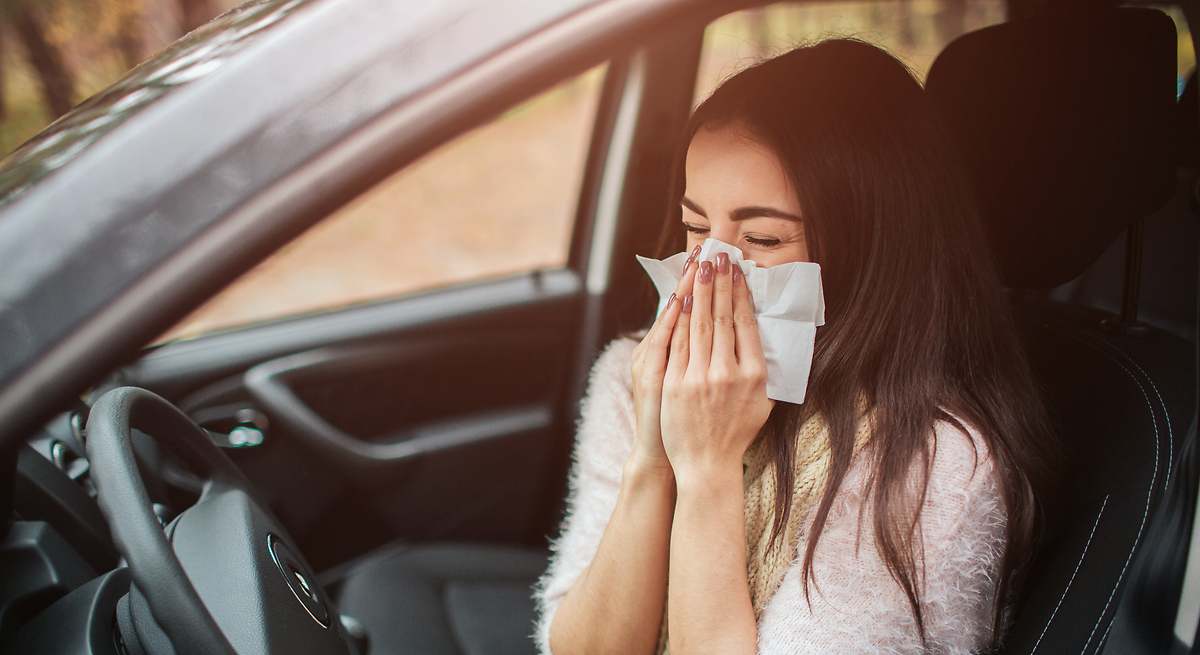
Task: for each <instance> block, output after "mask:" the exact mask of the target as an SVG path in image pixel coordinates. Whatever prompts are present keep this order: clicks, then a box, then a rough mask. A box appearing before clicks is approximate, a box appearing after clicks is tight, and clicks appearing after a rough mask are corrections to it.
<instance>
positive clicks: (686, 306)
mask: <svg viewBox="0 0 1200 655" xmlns="http://www.w3.org/2000/svg"><path fill="white" fill-rule="evenodd" d="M679 309H680V311H682V312H683V313H684V314H691V313H692V294H690V293H689V294H688V295H686V296H684V297H683V307H680V308H679Z"/></svg>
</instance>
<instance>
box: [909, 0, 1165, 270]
mask: <svg viewBox="0 0 1200 655" xmlns="http://www.w3.org/2000/svg"><path fill="white" fill-rule="evenodd" d="M1050 4H1054V3H1050ZM1062 4H1063V5H1064V6H1065V7H1066V10H1065V11H1064V12H1063V13H1062V14H1047V15H1044V16H1040V17H1036V18H1029V19H1024V20H1019V21H1014V22H1011V23H1004V24H1001V25H996V26H992V27H988V28H985V29H982V30H979V31H977V32H972V33H971V34H968V35H966V36H963V37H962V38H959V39H957V40H956V41H954V42H953V43H951V44H950V45H949V46H947V47H946V49H945V50H944V51H943V52H942V54H941V55H939V56H938V58H937V60H936V61H935V62H934V64H933V66H932V67H931V68H930V70H929V76H928V82H927V84H926V88H927V90H928V92H929V94H930V95H931V96H932V98H933V99H934V101H935V102H936V103H937V104H939V105H940V106H942V107H943V108H944V109H945V111H944V114H945V116H944V118H945V121H946V122H947V124H948V125H949V126H950V127H951V129H952V131H953V132H954V134H955V136H956V138H957V139H958V140H959V142H960V143H961V144H962V145H963V148H962V155H963V160H964V162H965V164H966V166H967V168H968V169H969V170H970V171H971V173H972V177H973V179H974V181H975V186H976V190H977V192H978V195H979V199H980V202H982V203H983V204H984V205H985V207H986V208H987V210H988V212H989V219H990V220H989V222H988V226H987V227H988V230H989V237H990V240H991V245H992V247H993V249H994V250H995V251H996V254H997V257H998V259H999V261H1000V268H1001V272H1002V274H1003V276H1004V279H1005V282H1006V284H1008V285H1009V286H1011V287H1014V288H1034V289H1041V288H1048V287H1051V286H1054V285H1057V284H1061V283H1063V282H1066V281H1068V280H1070V279H1071V278H1073V277H1075V276H1076V275H1078V274H1079V273H1081V272H1082V271H1083V269H1084V268H1086V267H1087V266H1088V264H1090V263H1091V262H1092V261H1094V260H1095V258H1096V257H1097V256H1098V255H1099V254H1100V253H1101V252H1102V251H1103V250H1104V248H1105V247H1106V246H1107V245H1108V244H1109V242H1111V241H1112V240H1113V238H1114V237H1116V236H1117V235H1118V234H1119V233H1120V232H1121V230H1123V229H1124V228H1125V226H1126V225H1128V224H1129V223H1130V222H1131V221H1132V220H1133V219H1137V218H1141V217H1142V216H1143V215H1145V214H1147V213H1149V212H1150V211H1153V210H1154V209H1157V208H1158V207H1159V206H1160V205H1162V203H1163V202H1164V201H1165V200H1166V199H1167V197H1168V196H1169V195H1170V194H1171V192H1172V191H1173V190H1174V188H1175V179H1174V176H1173V174H1172V170H1173V168H1172V161H1171V159H1172V158H1171V156H1170V153H1171V148H1172V142H1173V140H1174V136H1175V134H1174V125H1175V120H1174V118H1175V90H1176V87H1175V48H1176V46H1175V27H1174V24H1173V23H1172V22H1171V19H1170V18H1168V17H1167V16H1166V15H1165V14H1163V13H1162V12H1160V11H1157V10H1151V9H1121V10H1112V11H1093V12H1085V11H1080V10H1079V9H1080V6H1079V3H1062ZM1094 4H1096V5H1100V4H1101V3H1099V2H1097V3H1094Z"/></svg>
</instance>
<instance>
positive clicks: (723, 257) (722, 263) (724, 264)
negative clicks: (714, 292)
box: [717, 252, 729, 275]
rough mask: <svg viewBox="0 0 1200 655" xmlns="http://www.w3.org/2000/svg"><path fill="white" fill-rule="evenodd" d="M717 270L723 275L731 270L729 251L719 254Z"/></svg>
mask: <svg viewBox="0 0 1200 655" xmlns="http://www.w3.org/2000/svg"><path fill="white" fill-rule="evenodd" d="M717 272H718V273H720V274H722V275H724V274H725V273H728V272H729V253H726V252H722V253H718V254H717Z"/></svg>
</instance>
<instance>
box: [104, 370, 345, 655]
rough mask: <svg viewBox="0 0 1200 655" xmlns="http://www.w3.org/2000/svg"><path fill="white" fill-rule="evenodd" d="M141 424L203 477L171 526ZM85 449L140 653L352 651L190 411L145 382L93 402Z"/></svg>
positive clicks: (300, 565) (271, 521)
mask: <svg viewBox="0 0 1200 655" xmlns="http://www.w3.org/2000/svg"><path fill="white" fill-rule="evenodd" d="M135 428H136V429H138V430H140V431H142V432H144V433H146V434H148V435H150V436H151V437H152V438H154V439H155V440H157V441H158V442H159V443H161V444H163V445H164V446H166V447H168V448H169V449H170V450H171V451H172V452H174V453H175V454H177V455H178V456H179V457H180V458H181V459H182V460H183V461H184V462H185V463H187V464H189V465H190V466H191V467H192V468H193V469H194V470H195V471H196V473H197V474H198V475H200V476H201V477H202V478H203V479H204V485H203V491H202V493H201V495H200V499H199V500H198V501H197V502H196V503H195V504H194V505H193V506H191V507H190V508H188V509H187V510H185V511H184V512H182V513H181V514H179V516H177V517H176V518H175V519H174V520H173V521H171V522H170V523H169V524H168V525H167V526H166V528H165V529H164V527H163V526H162V524H161V523H160V522H159V520H158V517H157V516H156V515H155V513H154V510H153V507H152V506H151V501H150V498H149V496H148V495H147V493H146V487H145V485H144V484H143V482H142V479H141V476H140V474H139V473H138V467H137V461H136V459H135V457H134V452H133V442H132V439H131V436H132V430H133V429H135ZM86 448H87V455H88V460H89V461H90V464H91V472H92V473H91V474H92V479H93V481H94V483H95V485H96V491H97V495H98V500H99V504H100V509H101V511H102V512H103V513H104V516H105V519H106V520H107V521H108V525H109V527H110V528H111V530H112V535H113V540H114V541H115V543H116V547H117V550H118V551H119V552H120V553H121V555H122V556H124V558H125V561H126V562H127V563H128V565H129V569H130V574H131V576H132V578H133V584H132V585H131V586H130V593H129V596H128V597H127V599H126V600H123V601H122V605H121V606H119V607H118V612H117V613H118V623H119V624H120V626H121V633H122V636H123V637H124V639H125V640H126V644H127V646H128V647H129V648H130V650H131V652H133V653H138V652H139V651H141V652H151V653H153V652H164V651H165V652H171V647H172V646H173V650H174V652H175V653H180V654H181V655H190V654H192V653H195V654H197V655H201V654H204V655H226V654H229V655H232V654H233V653H272V652H275V653H301V652H303V653H313V654H329V655H334V654H336V655H348V654H350V653H352V652H353V649H352V646H351V642H350V641H349V638H348V637H347V636H346V633H345V631H344V630H343V628H342V625H341V622H340V621H339V618H338V615H337V613H336V612H335V611H334V609H333V606H332V604H331V603H330V602H329V599H328V597H327V596H326V595H325V592H324V591H323V590H322V589H321V588H320V586H319V585H317V583H316V577H315V576H314V575H313V573H312V569H311V568H310V567H309V565H308V564H307V562H305V561H304V558H303V557H301V555H300V553H299V551H298V550H297V549H295V548H293V547H292V546H291V545H290V544H292V543H293V541H292V539H291V538H290V537H289V536H288V534H287V532H286V531H285V530H284V529H283V527H282V526H281V525H280V523H279V522H278V521H277V520H276V519H275V518H274V517H273V516H272V515H271V513H270V512H269V511H268V510H267V509H266V508H265V507H264V506H263V505H262V504H261V503H259V502H258V501H257V500H256V499H255V497H254V494H253V492H252V491H251V489H250V484H249V481H248V480H246V478H245V477H244V476H243V475H242V474H241V472H240V471H239V470H238V469H237V467H236V466H234V464H233V462H232V461H230V459H229V458H228V457H226V456H225V454H224V453H222V452H221V451H220V450H219V449H218V448H217V447H216V445H214V444H213V442H212V440H211V439H210V438H209V436H208V434H207V433H206V432H205V431H204V430H203V429H202V428H200V427H199V426H198V425H196V424H195V423H194V422H192V420H191V419H190V418H188V417H187V415H186V414H184V413H183V412H182V411H180V410H179V409H178V408H176V407H175V406H174V405H172V404H171V403H169V402H167V401H166V400H164V399H163V398H161V397H160V396H157V395H155V394H153V393H151V392H149V391H147V390H145V389H140V388H137V387H121V388H117V389H113V390H111V391H109V392H107V393H105V394H104V395H103V396H101V397H100V399H99V400H97V401H96V403H95V404H94V405H93V406H92V410H91V412H90V414H89V416H88V421H87V441H86ZM131 631H132V632H133V633H134V634H132V635H131V634H129V633H130V632H131ZM164 640H169V642H170V643H169V644H164V643H163V642H164ZM135 642H136V643H135Z"/></svg>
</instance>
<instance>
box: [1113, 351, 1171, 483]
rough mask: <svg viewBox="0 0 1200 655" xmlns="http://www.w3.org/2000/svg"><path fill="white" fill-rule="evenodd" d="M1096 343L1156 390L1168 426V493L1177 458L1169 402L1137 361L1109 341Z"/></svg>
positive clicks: (1165, 481) (1166, 478) (1166, 481)
mask: <svg viewBox="0 0 1200 655" xmlns="http://www.w3.org/2000/svg"><path fill="white" fill-rule="evenodd" d="M1096 341H1098V342H1099V343H1101V344H1103V345H1104V346H1106V347H1107V348H1108V349H1109V350H1110V351H1112V352H1114V353H1116V354H1118V355H1120V356H1121V358H1122V359H1124V360H1125V361H1126V362H1128V363H1130V364H1132V365H1133V366H1134V368H1136V369H1137V370H1138V371H1140V372H1141V374H1142V376H1144V377H1145V378H1146V381H1147V382H1149V383H1150V388H1152V389H1154V395H1155V396H1157V397H1158V404H1159V405H1162V410H1163V420H1164V421H1166V424H1167V441H1168V442H1169V450H1167V473H1166V477H1165V479H1164V481H1163V493H1166V491H1167V489H1169V488H1170V487H1171V468H1172V466H1174V458H1175V431H1174V429H1172V427H1171V412H1170V410H1169V409H1168V408H1167V401H1165V400H1163V397H1162V394H1161V393H1159V391H1158V385H1157V384H1154V378H1153V377H1151V376H1150V374H1149V373H1147V372H1146V369H1144V368H1142V366H1141V365H1140V364H1138V362H1137V360H1136V359H1134V358H1132V357H1130V356H1129V355H1128V354H1127V353H1126V352H1124V351H1123V350H1121V349H1120V348H1117V347H1116V346H1114V345H1112V344H1111V343H1109V342H1107V341H1104V340H1102V339H1096Z"/></svg>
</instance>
